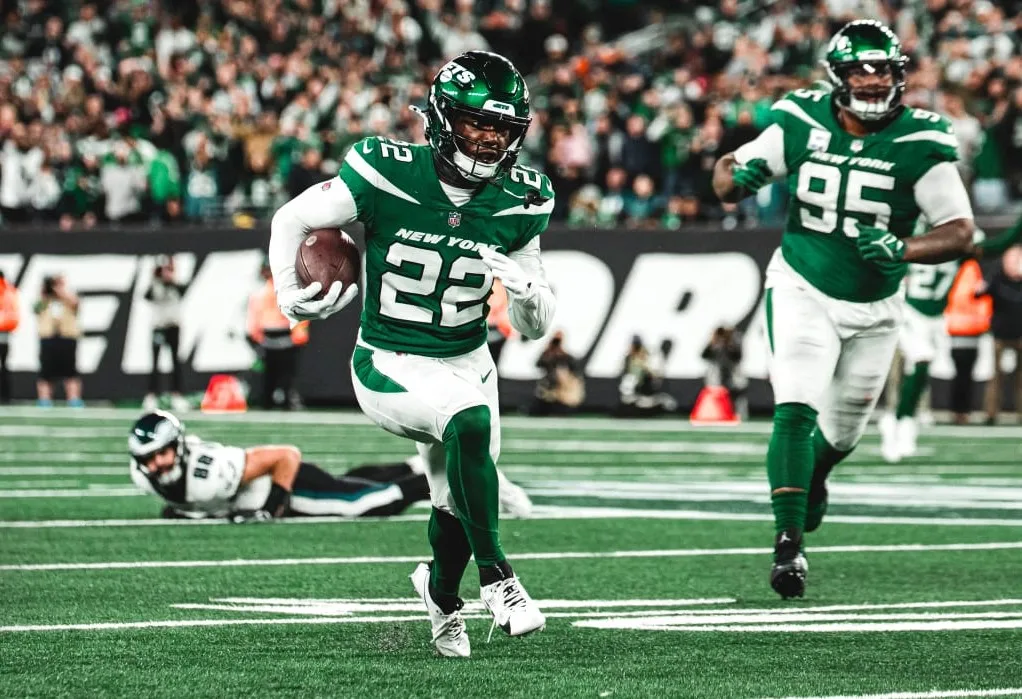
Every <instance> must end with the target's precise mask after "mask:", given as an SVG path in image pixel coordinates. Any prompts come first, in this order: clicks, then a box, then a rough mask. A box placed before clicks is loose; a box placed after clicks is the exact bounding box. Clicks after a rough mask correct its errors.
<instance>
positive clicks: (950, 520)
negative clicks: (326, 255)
mask: <svg viewBox="0 0 1022 699" xmlns="http://www.w3.org/2000/svg"><path fill="white" fill-rule="evenodd" d="M428 519H429V517H428V515H425V514H409V515H397V516H394V517H383V518H374V517H361V518H350V517H296V518H293V519H280V520H277V521H276V522H275V523H274V525H275V526H277V525H280V524H288V525H318V524H338V523H347V524H358V523H361V522H374V523H379V522H425V521H427V520H428ZM529 519H532V520H537V521H546V520H571V519H580V520H585V519H658V520H680V521H706V522H772V521H773V516H772V515H770V514H765V513H764V514H759V513H751V512H749V513H742V512H713V511H709V510H706V511H704V510H654V509H632V508H627V507H581V506H580V507H572V506H557V505H537V506H536V507H535V508H534V510H533V514H532V516H531V517H529ZM826 521H827V522H828V523H832V524H858V525H897V526H905V525H909V526H924V527H1022V518H1019V519H1003V518H992V517H989V518H988V517H960V518H959V517H900V516H891V517H885V516H881V515H828V516H827V519H826ZM220 524H227V521H226V520H222V519H199V520H181V519H49V520H11V521H0V529H64V528H78V527H175V526H196V525H220Z"/></svg>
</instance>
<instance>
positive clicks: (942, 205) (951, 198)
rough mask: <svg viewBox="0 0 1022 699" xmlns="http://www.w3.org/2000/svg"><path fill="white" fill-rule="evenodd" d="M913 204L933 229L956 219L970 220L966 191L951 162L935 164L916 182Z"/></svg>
mask: <svg viewBox="0 0 1022 699" xmlns="http://www.w3.org/2000/svg"><path fill="white" fill-rule="evenodd" d="M913 191H914V192H915V198H916V205H917V206H918V207H919V210H920V211H922V212H923V216H924V217H925V218H926V220H927V221H929V223H930V228H936V227H937V226H940V225H943V224H945V223H947V222H948V221H954V220H955V219H959V218H966V219H970V220H971V219H972V205H971V204H970V203H969V193H968V192H967V191H966V190H965V185H964V184H963V183H962V176H961V175H960V174H959V173H958V168H957V167H955V164H954V163H949V162H943V163H937V164H936V165H934V166H933V167H931V168H930V169H929V170H927V172H926V174H925V175H923V176H922V177H920V178H919V180H918V181H916V185H915V187H914V188H913Z"/></svg>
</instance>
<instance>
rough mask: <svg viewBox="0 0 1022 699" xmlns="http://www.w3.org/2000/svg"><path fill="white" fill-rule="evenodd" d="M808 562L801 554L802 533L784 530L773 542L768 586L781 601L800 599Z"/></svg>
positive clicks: (804, 588) (804, 585) (804, 587)
mask: <svg viewBox="0 0 1022 699" xmlns="http://www.w3.org/2000/svg"><path fill="white" fill-rule="evenodd" d="M807 572H809V562H808V561H806V557H805V556H804V555H803V554H802V532H801V531H799V530H798V529H785V530H784V531H782V532H781V533H780V534H778V535H777V538H776V539H775V540H774V565H773V567H772V568H771V569H770V586H771V587H772V588H774V591H775V592H776V593H777V594H779V595H780V596H781V597H782V598H783V599H791V598H792V597H802V596H803V595H804V594H805V591H806V573H807Z"/></svg>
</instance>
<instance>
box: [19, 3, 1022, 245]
mask: <svg viewBox="0 0 1022 699" xmlns="http://www.w3.org/2000/svg"><path fill="white" fill-rule="evenodd" d="M0 8H2V17H0V22H2V30H0V215H2V217H3V221H4V223H5V224H9V223H20V222H33V221H43V222H54V223H57V222H59V225H60V226H61V227H62V228H65V229H81V228H88V227H91V226H93V225H95V224H96V223H97V222H100V221H109V222H114V223H118V222H120V223H130V222H149V221H191V222H202V221H208V220H210V219H222V218H233V220H234V222H235V224H237V225H247V224H250V223H252V222H254V221H257V220H260V219H265V218H267V217H268V216H269V215H271V214H272V211H273V210H274V209H275V207H276V206H278V205H279V204H281V203H282V202H283V201H285V200H286V199H287V198H289V197H291V196H293V195H295V194H296V193H298V192H299V191H301V190H302V189H304V188H305V187H307V186H308V185H310V184H312V183H314V182H316V181H319V180H321V179H326V178H328V177H330V176H332V175H334V174H335V173H336V170H337V167H338V164H339V163H340V161H341V159H342V158H343V156H344V154H345V152H346V150H347V148H348V147H350V145H351V144H352V143H353V142H355V141H356V140H358V139H359V138H361V137H363V136H365V135H370V134H381V135H388V136H392V137H396V138H399V139H403V140H407V141H413V142H423V133H422V125H421V122H420V121H419V117H418V116H417V115H416V114H414V113H413V112H411V111H410V110H409V109H408V108H407V105H409V104H420V105H421V104H422V103H423V102H424V99H425V94H426V88H427V85H428V84H429V81H430V79H431V78H432V76H433V75H434V73H435V72H436V71H437V69H438V67H439V66H440V65H442V63H443V62H444V61H445V60H446V59H448V58H450V57H452V56H454V55H456V54H458V53H460V52H462V51H465V50H468V49H490V50H493V51H497V52H500V53H502V54H504V55H507V56H508V57H510V58H511V59H512V60H513V61H514V62H515V64H516V65H517V66H518V67H519V69H520V70H521V71H522V72H523V73H524V74H525V75H526V76H527V78H528V80H529V83H530V86H531V88H532V95H533V107H534V113H535V120H534V123H533V127H532V129H531V131H530V133H529V137H528V142H527V146H526V152H525V154H524V155H523V156H522V159H523V160H524V161H526V162H528V163H529V164H531V165H533V166H535V167H538V168H540V169H542V170H544V171H545V172H547V173H548V174H549V175H550V177H551V178H552V180H553V182H554V186H555V188H556V191H557V195H558V196H557V207H556V209H555V214H554V217H555V220H558V221H564V222H567V223H569V224H571V225H579V226H592V225H596V226H617V225H626V226H628V227H643V228H645V227H666V228H669V229H675V228H678V227H680V226H682V225H684V224H687V223H690V222H693V221H711V222H723V223H724V224H725V226H726V227H733V226H740V225H752V224H756V223H761V224H771V223H779V222H780V221H781V219H782V217H783V214H784V200H785V192H784V191H783V186H782V185H774V186H773V187H772V188H770V189H765V190H763V191H762V192H760V195H759V196H758V197H757V198H755V200H750V201H747V202H745V203H743V204H742V205H740V206H739V207H728V208H726V209H725V208H722V207H721V205H720V204H719V203H717V202H716V201H715V197H714V196H713V193H712V190H711V187H710V174H711V169H712V166H713V163H714V160H715V159H716V158H717V157H718V156H719V155H721V154H722V153H724V152H726V151H729V150H732V149H734V148H735V147H736V146H738V145H740V144H741V143H743V142H745V141H747V140H750V139H751V138H753V137H754V136H755V135H756V134H757V133H758V132H759V131H760V130H761V129H763V128H764V127H765V126H766V125H767V124H768V123H769V120H770V118H771V117H770V111H769V108H770V105H771V103H772V102H773V100H774V99H776V98H777V97H779V96H780V95H782V94H783V93H784V92H786V91H787V90H789V89H792V88H795V87H801V86H806V85H809V84H811V83H813V81H814V80H818V79H820V78H821V77H822V74H821V73H820V71H819V69H818V66H817V62H818V60H819V58H820V57H821V55H822V53H823V51H824V49H825V48H826V43H827V41H828V39H829V37H830V36H831V34H832V33H833V31H835V30H836V29H837V28H838V27H840V26H841V24H843V23H844V22H845V21H847V20H850V19H854V18H860V17H875V18H880V19H883V20H884V21H886V22H888V23H890V24H891V26H892V27H893V28H894V29H895V30H896V31H897V33H898V34H899V36H900V37H901V38H902V40H903V42H904V44H905V47H906V49H907V52H908V53H909V55H910V56H911V58H912V63H911V66H910V73H909V79H908V81H909V85H908V90H907V92H906V97H905V99H906V102H907V103H909V104H911V105H913V106H920V107H925V108H929V109H934V110H937V111H940V112H942V113H946V114H947V115H949V116H950V117H951V118H952V119H953V121H954V124H955V127H956V129H957V131H958V137H959V140H960V144H961V151H962V152H961V156H962V161H961V166H960V167H961V170H962V173H963V175H964V176H965V177H966V179H967V182H968V184H969V187H970V188H971V191H972V192H973V195H974V199H975V205H976V208H977V210H978V211H979V212H980V213H984V212H995V213H1001V212H1005V211H1006V210H1011V209H1012V208H1013V207H1014V205H1015V204H1016V203H1018V202H1019V201H1020V200H1022V55H1020V52H1019V48H1020V33H1019V30H1020V29H1022V2H1019V1H1018V0H997V1H996V2H991V1H990V0H885V1H881V0H817V1H816V2H805V1H801V2H797V1H796V0H773V1H771V0H755V1H753V0H746V1H741V2H740V1H739V0H720V1H719V2H687V1H685V0H661V1H660V2H651V1H646V0H204V1H201V2H200V1H198V0H175V1H174V2H169V1H164V2H157V1H155V0H105V1H96V2H80V1H76V0H66V1H63V0H0Z"/></svg>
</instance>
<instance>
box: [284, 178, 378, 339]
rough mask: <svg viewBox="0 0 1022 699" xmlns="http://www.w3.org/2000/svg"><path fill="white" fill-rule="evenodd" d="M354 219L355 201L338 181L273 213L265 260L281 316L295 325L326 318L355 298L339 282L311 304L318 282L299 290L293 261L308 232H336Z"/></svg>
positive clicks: (354, 288) (353, 291)
mask: <svg viewBox="0 0 1022 699" xmlns="http://www.w3.org/2000/svg"><path fill="white" fill-rule="evenodd" d="M357 215H358V212H357V209H356V206H355V199H354V197H352V195H351V191H350V190H349V189H348V186H347V185H346V184H345V183H344V181H343V180H342V179H341V178H340V177H335V178H333V179H332V180H329V181H328V182H322V183H320V184H314V185H312V186H311V187H309V188H308V189H306V190H305V191H304V192H302V193H301V194H299V195H298V196H297V197H295V198H294V199H292V200H291V201H289V202H288V203H286V204H284V205H283V206H282V207H280V208H279V209H277V213H276V214H274V215H273V221H272V222H271V223H270V249H269V257H270V269H271V271H272V272H273V285H274V288H275V289H276V290H277V305H279V306H280V310H281V312H282V313H283V314H284V315H286V316H288V317H289V318H292V319H294V320H297V321H300V320H315V319H317V318H326V317H327V316H329V315H331V314H333V313H336V312H337V311H339V310H341V309H342V308H344V307H345V306H347V305H348V304H349V303H350V302H351V300H352V299H354V298H355V295H356V294H357V293H358V286H357V285H355V284H352V285H351V286H350V287H349V288H347V289H342V288H341V284H340V282H335V283H334V285H333V286H332V287H331V288H330V290H329V292H328V293H327V294H326V296H325V297H324V298H323V299H320V300H313V299H314V297H315V296H316V295H317V294H319V292H320V290H321V288H320V285H319V282H313V283H312V284H310V285H309V286H307V287H305V288H302V285H301V283H300V282H299V281H298V274H297V272H295V257H296V256H297V254H298V247H299V246H300V245H301V244H302V241H303V240H305V236H307V235H308V234H309V231H313V230H316V229H318V228H339V227H341V226H345V225H347V224H349V223H351V222H352V221H354V220H355V219H356V217H357Z"/></svg>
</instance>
